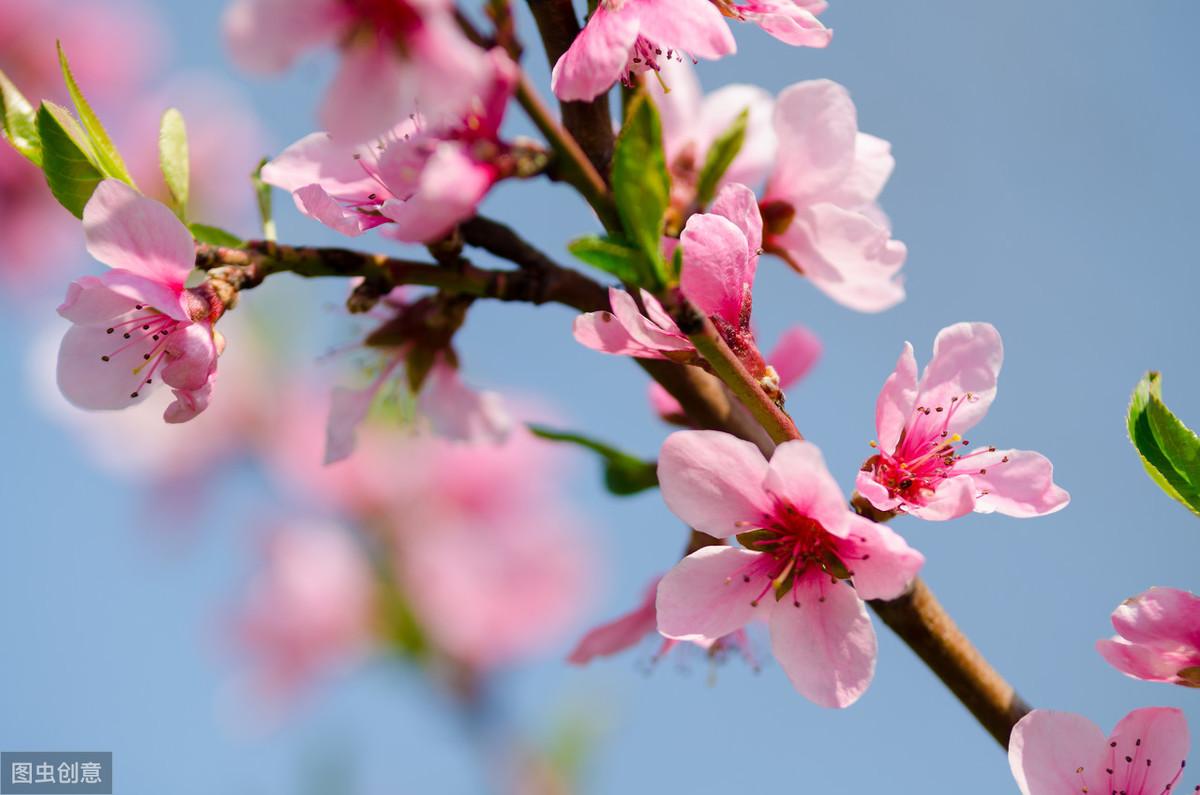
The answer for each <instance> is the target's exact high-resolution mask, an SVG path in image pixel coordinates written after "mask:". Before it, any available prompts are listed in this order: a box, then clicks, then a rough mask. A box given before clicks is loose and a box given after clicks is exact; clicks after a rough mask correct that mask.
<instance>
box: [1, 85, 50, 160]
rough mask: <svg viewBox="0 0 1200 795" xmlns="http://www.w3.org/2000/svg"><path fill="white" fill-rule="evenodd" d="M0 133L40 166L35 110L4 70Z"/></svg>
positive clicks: (40, 158) (40, 150)
mask: <svg viewBox="0 0 1200 795" xmlns="http://www.w3.org/2000/svg"><path fill="white" fill-rule="evenodd" d="M0 135H3V136H4V137H5V138H7V139H8V142H9V143H10V144H12V145H13V148H14V149H16V150H17V151H18V152H20V153H21V154H22V155H24V156H25V158H26V159H27V160H28V161H29V162H31V163H33V164H34V165H35V166H37V167H38V168H41V166H42V143H41V140H40V139H39V138H38V131H37V112H36V111H35V110H34V109H33V106H32V105H30V104H29V100H27V99H25V97H24V95H22V94H21V92H20V91H18V90H17V87H16V86H15V85H13V83H12V81H11V80H9V79H8V75H6V74H4V72H0Z"/></svg>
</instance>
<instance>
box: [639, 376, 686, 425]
mask: <svg viewBox="0 0 1200 795" xmlns="http://www.w3.org/2000/svg"><path fill="white" fill-rule="evenodd" d="M647 396H648V397H649V399H650V407H651V408H652V409H653V410H654V413H655V414H657V415H658V416H659V417H660V418H661V419H663V420H666V421H668V422H670V420H671V418H672V417H677V416H679V415H682V414H683V406H681V405H679V401H678V400H676V399H675V398H674V397H673V396H672V395H671V393H670V392H668V391H667V390H666V389H663V385H662V384H660V383H658V382H657V381H651V382H650V386H649V388H648V389H647Z"/></svg>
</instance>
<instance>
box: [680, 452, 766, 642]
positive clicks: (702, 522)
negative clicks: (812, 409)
mask: <svg viewBox="0 0 1200 795" xmlns="http://www.w3.org/2000/svg"><path fill="white" fill-rule="evenodd" d="M776 455H778V451H776ZM767 472H768V468H767V461H766V459H764V458H763V455H762V453H761V452H759V450H758V448H757V447H755V446H754V445H753V444H751V443H750V442H747V441H744V440H742V439H738V438H737V437H735V436H731V435H729V434H727V433H721V432H720V431H678V432H676V433H673V434H671V435H670V436H668V437H667V440H666V441H665V442H663V446H662V450H661V451H660V452H659V456H658V479H659V483H660V485H661V489H662V498H663V501H664V502H665V503H666V504H667V507H668V508H670V509H671V512H672V513H674V514H675V515H676V516H678V517H679V518H680V519H682V520H683V521H684V522H686V523H687V524H688V525H689V526H690V527H692V528H693V529H695V530H699V531H700V532H702V533H708V534H709V535H711V536H713V537H715V538H726V537H728V536H731V535H736V534H737V533H740V532H742V531H743V530H744V529H745V527H744V526H743V525H742V524H740V523H741V522H756V521H760V520H763V519H765V518H766V517H767V516H768V515H769V512H770V509H771V507H772V506H771V500H770V498H769V496H768V495H767V493H766V492H765V491H764V490H763V481H764V479H765V478H766V477H767ZM721 634H724V633H721Z"/></svg>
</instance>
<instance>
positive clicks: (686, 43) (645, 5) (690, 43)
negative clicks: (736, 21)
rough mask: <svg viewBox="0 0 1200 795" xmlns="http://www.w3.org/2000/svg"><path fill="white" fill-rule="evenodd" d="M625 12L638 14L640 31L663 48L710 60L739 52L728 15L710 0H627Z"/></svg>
mask: <svg viewBox="0 0 1200 795" xmlns="http://www.w3.org/2000/svg"><path fill="white" fill-rule="evenodd" d="M623 11H624V12H625V13H629V14H636V15H637V17H638V21H639V23H640V31H639V32H640V33H641V34H642V35H643V36H645V37H646V38H647V39H650V40H651V41H653V42H654V43H656V44H658V45H660V46H661V47H662V48H663V49H673V50H682V51H683V52H685V53H687V54H688V55H690V56H692V57H693V58H710V59H715V58H720V57H722V56H725V55H731V54H733V53H734V52H736V51H737V44H736V42H734V40H733V34H732V33H730V32H729V26H728V25H726V24H725V18H724V17H723V16H721V12H720V11H718V10H717V8H716V6H714V5H713V4H712V3H710V2H709V1H708V0H626V2H625V6H624V8H623Z"/></svg>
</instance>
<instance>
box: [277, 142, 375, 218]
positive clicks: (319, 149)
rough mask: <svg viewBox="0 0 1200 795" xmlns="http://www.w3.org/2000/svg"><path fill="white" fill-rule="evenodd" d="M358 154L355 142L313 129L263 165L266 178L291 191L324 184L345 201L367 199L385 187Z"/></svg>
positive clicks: (329, 191) (328, 189)
mask: <svg viewBox="0 0 1200 795" xmlns="http://www.w3.org/2000/svg"><path fill="white" fill-rule="evenodd" d="M355 154H356V153H355V151H354V148H353V147H352V146H348V145H345V144H343V143H341V142H338V141H335V140H334V138H333V136H332V135H330V134H329V133H327V132H315V133H310V134H309V135H306V136H304V137H303V138H301V139H300V140H299V141H296V142H295V143H294V144H292V145H291V146H289V147H288V148H287V149H284V150H283V152H281V153H280V154H279V156H278V157H276V158H274V159H273V160H271V162H269V163H267V164H266V165H265V166H263V169H262V179H263V182H265V183H267V184H268V185H274V186H275V187H277V188H282V189H283V190H286V191H289V192H294V191H297V190H299V189H300V188H303V187H304V186H305V185H320V186H321V187H322V188H324V189H325V191H326V192H327V193H329V194H330V195H331V196H335V197H337V198H339V199H342V200H343V201H360V200H365V199H366V198H367V197H368V196H370V195H371V194H372V193H376V192H377V191H379V190H381V188H380V186H379V183H378V182H376V181H375V180H374V179H372V178H371V177H370V176H369V175H368V174H367V172H366V171H365V170H364V169H363V167H362V165H361V164H360V161H359V160H358V159H356V158H355Z"/></svg>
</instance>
